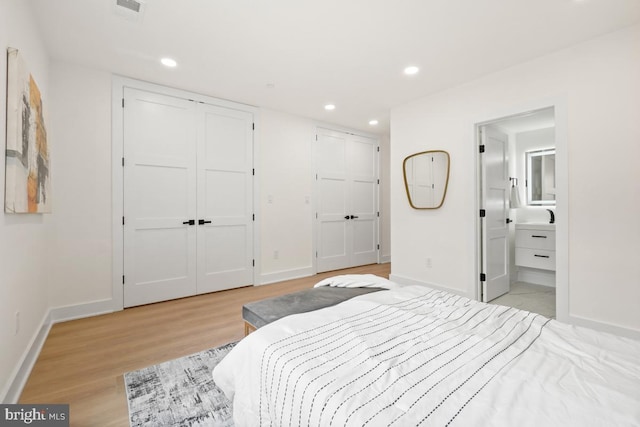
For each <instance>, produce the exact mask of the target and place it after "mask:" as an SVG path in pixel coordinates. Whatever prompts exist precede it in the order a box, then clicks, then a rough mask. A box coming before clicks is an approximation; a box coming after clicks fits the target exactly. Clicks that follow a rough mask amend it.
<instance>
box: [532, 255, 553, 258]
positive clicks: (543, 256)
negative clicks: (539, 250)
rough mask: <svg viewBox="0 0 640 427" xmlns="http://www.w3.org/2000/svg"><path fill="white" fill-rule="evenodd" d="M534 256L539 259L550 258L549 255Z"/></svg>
mask: <svg viewBox="0 0 640 427" xmlns="http://www.w3.org/2000/svg"><path fill="white" fill-rule="evenodd" d="M533 256H536V257H538V258H549V255H538V254H534V255H533Z"/></svg>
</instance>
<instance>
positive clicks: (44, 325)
mask: <svg viewBox="0 0 640 427" xmlns="http://www.w3.org/2000/svg"><path fill="white" fill-rule="evenodd" d="M51 325H52V322H51V310H47V312H46V313H45V315H44V316H43V318H42V321H41V322H40V327H39V328H38V330H37V331H36V333H35V334H34V336H33V338H31V341H30V342H29V345H28V346H27V348H26V349H25V351H24V353H23V354H22V357H21V358H20V362H18V364H17V365H16V368H15V369H14V370H13V372H12V374H11V378H10V380H9V382H8V383H7V384H8V385H7V386H6V389H5V390H3V391H2V395H0V402H3V403H9V404H13V403H18V399H20V395H21V394H22V389H24V386H25V384H26V383H27V380H28V379H29V375H31V370H32V369H33V365H35V363H36V360H38V356H39V355H40V350H42V346H43V345H44V342H45V341H46V340H47V336H48V335H49V331H50V330H51Z"/></svg>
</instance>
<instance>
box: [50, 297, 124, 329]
mask: <svg viewBox="0 0 640 427" xmlns="http://www.w3.org/2000/svg"><path fill="white" fill-rule="evenodd" d="M107 313H113V300H111V299H104V300H99V301H92V302H86V303H83V304H74V305H67V306H64V307H56V308H52V309H51V323H61V322H66V321H68V320H75V319H82V318H85V317H92V316H99V315H101V314H107Z"/></svg>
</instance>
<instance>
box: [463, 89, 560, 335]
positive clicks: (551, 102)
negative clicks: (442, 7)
mask: <svg viewBox="0 0 640 427" xmlns="http://www.w3.org/2000/svg"><path fill="white" fill-rule="evenodd" d="M549 107H553V108H554V115H555V137H556V211H555V215H556V319H557V320H560V321H562V322H568V323H572V322H571V316H570V315H569V227H570V224H569V156H568V147H569V143H568V123H569V122H568V113H567V110H568V107H567V100H566V97H553V98H547V99H542V100H537V101H532V102H529V103H525V104H522V105H517V106H512V107H509V108H506V109H505V110H502V111H498V112H495V113H494V114H491V115H486V114H485V115H482V116H480V117H477V118H476V119H475V120H473V121H472V123H473V130H472V131H473V135H474V138H473V148H472V149H473V152H474V159H475V162H474V165H475V168H476V182H475V190H474V191H475V194H476V205H475V209H474V210H473V211H472V212H469V215H473V221H474V222H475V224H476V228H475V230H476V231H475V239H476V263H475V264H476V268H475V270H474V273H473V274H474V275H473V277H471V278H470V283H473V284H474V285H473V287H472V289H470V294H471V295H474V297H475V299H476V300H477V299H479V297H480V281H479V278H480V273H481V271H480V269H481V265H480V262H479V260H480V250H481V244H482V242H481V241H480V238H479V236H480V217H479V215H478V212H479V210H480V207H481V206H480V194H479V189H478V187H479V186H478V183H479V179H480V176H479V174H480V170H479V169H480V168H479V164H480V163H479V162H480V157H479V156H480V153H479V152H478V145H479V142H478V139H477V138H478V128H479V127H480V126H482V125H485V124H489V123H491V122H495V121H498V120H501V119H505V118H508V117H512V116H517V115H519V114H522V113H525V112H528V111H534V110H541V109H544V108H549Z"/></svg>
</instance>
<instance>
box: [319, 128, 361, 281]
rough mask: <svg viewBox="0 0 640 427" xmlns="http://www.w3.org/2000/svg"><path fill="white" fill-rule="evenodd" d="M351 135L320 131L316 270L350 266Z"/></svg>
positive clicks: (351, 244) (351, 248) (351, 241)
mask: <svg viewBox="0 0 640 427" xmlns="http://www.w3.org/2000/svg"><path fill="white" fill-rule="evenodd" d="M347 137H348V135H347V134H345V133H341V132H334V131H329V130H326V129H318V139H317V141H316V152H315V153H316V161H317V170H318V172H317V179H316V182H317V187H316V189H317V232H318V239H317V270H318V272H322V271H331V270H338V269H341V268H347V267H350V262H351V260H350V254H351V252H352V251H353V240H352V239H351V236H350V235H349V231H350V230H351V228H350V227H349V226H350V224H349V221H350V219H349V215H350V213H349V209H350V207H351V206H350V204H349V194H350V187H351V183H350V182H349V177H348V172H347V163H348V158H347V150H348V148H347V145H348V140H347Z"/></svg>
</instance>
